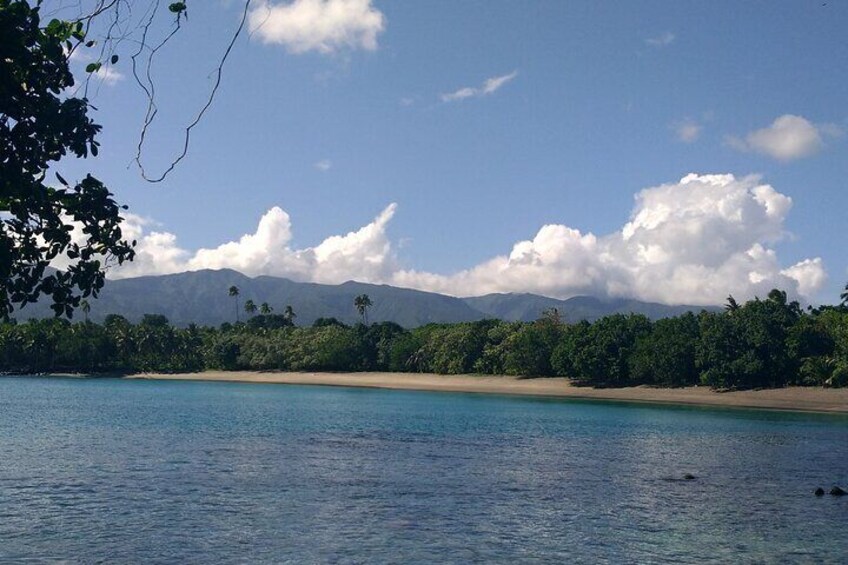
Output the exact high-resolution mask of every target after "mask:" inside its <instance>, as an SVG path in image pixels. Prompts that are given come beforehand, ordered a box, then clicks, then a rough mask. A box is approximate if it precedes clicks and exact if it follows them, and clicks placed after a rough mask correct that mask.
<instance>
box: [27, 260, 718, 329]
mask: <svg viewBox="0 0 848 565" xmlns="http://www.w3.org/2000/svg"><path fill="white" fill-rule="evenodd" d="M231 286H236V287H238V288H239V296H238V298H237V299H235V298H233V297H230V296H229V295H228V292H227V291H228V289H229V288H230V287H231ZM359 294H367V295H368V296H369V297H370V298H371V301H372V303H373V306H372V307H371V308H370V309H369V310H368V319H369V321H373V322H382V321H392V322H396V323H398V324H400V325H401V326H404V327H407V328H411V327H417V326H421V325H425V324H428V323H434V322H435V323H456V322H469V321H474V320H480V319H483V318H499V319H503V320H508V321H532V320H535V319H537V318H539V316H540V315H541V314H542V312H543V311H544V310H547V309H550V308H557V309H558V310H559V312H560V315H561V316H562V317H563V319H564V320H565V321H567V322H576V321H579V320H584V319H585V320H589V321H593V320H596V319H598V318H600V317H602V316H606V315H609V314H615V313H629V312H633V313H639V314H645V315H646V316H648V317H649V318H652V319H657V318H662V317H668V316H675V315H679V314H682V313H683V312H686V311H695V312H697V311H700V310H701V308H702V307H699V306H687V305H683V306H667V305H663V304H656V303H649V302H640V301H638V300H631V299H601V298H596V297H591V296H578V297H573V298H569V299H567V300H559V299H556V298H550V297H545V296H540V295H536V294H530V293H507V294H488V295H484V296H476V297H465V298H458V297H453V296H447V295H444V294H438V293H434V292H426V291H421V290H414V289H408V288H399V287H394V286H390V285H386V284H370V283H361V282H356V281H346V282H344V283H341V284H338V285H327V284H321V283H313V282H296V281H293V280H291V279H288V278H284V277H272V276H268V275H260V276H257V277H249V276H247V275H244V274H243V273H240V272H238V271H234V270H231V269H220V270H209V269H207V270H201V271H187V272H183V273H174V274H169V275H146V276H142V277H134V278H127V279H117V280H107V281H106V284H105V285H104V287H103V289H102V291H101V292H100V297H99V298H98V299H96V300H90V301H89V304H90V307H91V311H90V313H89V318H90V319H91V320H93V321H96V322H101V321H102V320H103V319H104V318H105V317H106V316H107V315H109V314H120V315H122V316H125V317H126V318H127V319H129V320H130V321H131V322H138V321H139V320H140V319H141V318H142V316H143V315H144V314H163V315H165V316H166V317H167V318H168V319H169V320H170V321H171V323H173V324H174V325H177V326H187V325H188V324H191V323H196V324H198V325H207V326H218V325H220V324H222V323H224V322H233V321H235V320H236V317H237V316H238V319H240V320H244V319H245V318H246V317H247V314H246V313H245V312H244V303H245V301H247V300H253V302H254V303H255V304H256V305H257V306H259V305H261V304H262V303H264V302H267V303H268V304H269V305H270V306H272V307H273V308H274V311H275V312H278V313H281V312H282V311H283V309H284V308H285V307H286V306H287V305H291V306H292V308H293V309H294V311H295V313H296V314H297V318H296V319H295V322H296V323H297V324H298V325H310V324H312V322H313V321H314V320H315V319H317V318H329V317H334V318H337V319H339V320H341V321H342V322H345V323H348V324H352V323H356V322H357V321H359V313H358V312H357V311H356V309H355V308H354V306H353V299H354V297H356V296H357V295H359ZM707 309H711V308H709V307H708V308H707ZM81 315H82V313H81V312H79V311H78V312H77V317H80V316H81ZM50 316H52V311H51V310H50V309H49V304H48V303H47V302H39V303H36V304H30V305H28V306H27V307H25V308H24V309H22V310H19V311H17V312H16V313H15V314H14V315H13V317H16V318H18V319H20V320H25V319H28V318H46V317H50Z"/></svg>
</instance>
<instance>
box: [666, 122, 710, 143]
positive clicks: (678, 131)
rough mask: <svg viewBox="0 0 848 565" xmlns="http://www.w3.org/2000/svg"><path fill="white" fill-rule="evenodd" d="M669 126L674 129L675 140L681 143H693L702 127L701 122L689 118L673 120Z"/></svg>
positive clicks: (699, 134)
mask: <svg viewBox="0 0 848 565" xmlns="http://www.w3.org/2000/svg"><path fill="white" fill-rule="evenodd" d="M671 128H672V130H674V135H675V136H676V137H677V140H678V141H680V142H682V143H694V142H695V141H697V140H698V138H699V137H700V136H701V130H702V129H703V127H702V126H701V124H699V123H698V122H696V121H695V120H692V119H690V118H687V119H685V120H681V121H679V122H675V123H674V124H672V126H671Z"/></svg>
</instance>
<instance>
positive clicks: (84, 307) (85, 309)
mask: <svg viewBox="0 0 848 565" xmlns="http://www.w3.org/2000/svg"><path fill="white" fill-rule="evenodd" d="M80 308H82V313H83V314H85V323H86V324H87V323H88V313H89V312H91V304H89V303H88V300H83V301H82V302H80Z"/></svg>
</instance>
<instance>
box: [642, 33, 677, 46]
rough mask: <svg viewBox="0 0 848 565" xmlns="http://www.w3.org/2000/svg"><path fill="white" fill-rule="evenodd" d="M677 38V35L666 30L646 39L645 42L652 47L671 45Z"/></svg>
mask: <svg viewBox="0 0 848 565" xmlns="http://www.w3.org/2000/svg"><path fill="white" fill-rule="evenodd" d="M675 38H676V36H675V35H674V34H673V33H671V32H670V31H666V32H663V33H661V34H660V35H658V36H656V37H649V38H648V39H646V40H645V43H646V44H648V45H650V46H651V47H665V46H667V45H671V44H672V43H673V42H674V40H675Z"/></svg>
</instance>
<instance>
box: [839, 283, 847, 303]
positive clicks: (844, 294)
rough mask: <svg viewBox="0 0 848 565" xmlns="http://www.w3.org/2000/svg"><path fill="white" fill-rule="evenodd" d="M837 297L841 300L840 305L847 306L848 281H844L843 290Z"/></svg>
mask: <svg viewBox="0 0 848 565" xmlns="http://www.w3.org/2000/svg"><path fill="white" fill-rule="evenodd" d="M839 299H840V300H842V303H841V304H842V306H845V307H848V283H845V290H844V291H843V292H842V294H840V295H839Z"/></svg>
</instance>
